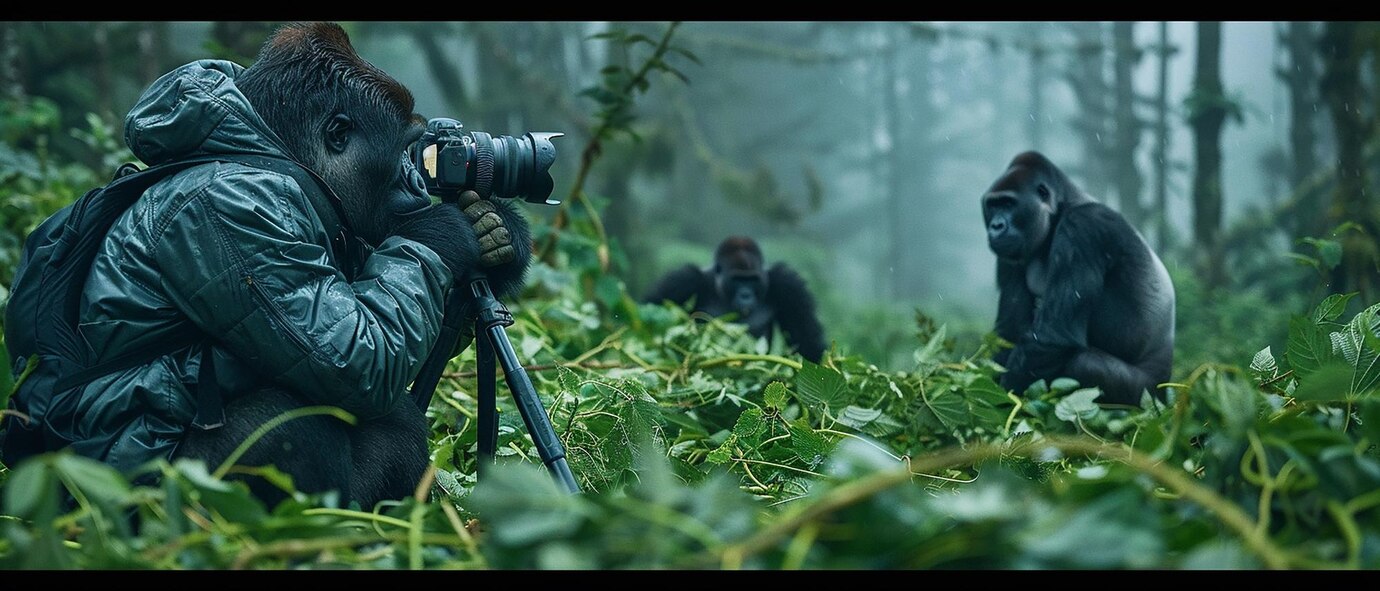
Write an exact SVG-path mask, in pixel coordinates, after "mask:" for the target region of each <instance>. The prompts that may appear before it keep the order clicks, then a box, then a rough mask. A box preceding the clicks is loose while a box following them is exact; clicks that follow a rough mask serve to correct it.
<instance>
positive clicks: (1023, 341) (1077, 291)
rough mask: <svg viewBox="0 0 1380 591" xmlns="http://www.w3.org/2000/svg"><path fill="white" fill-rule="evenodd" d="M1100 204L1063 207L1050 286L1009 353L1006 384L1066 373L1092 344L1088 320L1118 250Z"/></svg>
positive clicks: (1020, 385) (1049, 261)
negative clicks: (1089, 340)
mask: <svg viewBox="0 0 1380 591" xmlns="http://www.w3.org/2000/svg"><path fill="white" fill-rule="evenodd" d="M1096 210H1097V207H1096V206H1095V205H1088V206H1081V207H1075V208H1072V209H1069V210H1066V211H1065V212H1064V215H1063V216H1062V219H1060V220H1059V223H1058V226H1057V227H1056V228H1055V229H1054V236H1053V237H1052V241H1051V243H1050V249H1049V254H1048V255H1047V258H1046V259H1045V261H1046V263H1045V264H1046V268H1047V269H1048V286H1047V287H1046V288H1045V293H1044V297H1043V298H1041V301H1040V305H1039V307H1038V308H1037V309H1036V310H1035V317H1034V320H1033V322H1032V323H1031V327H1030V329H1029V330H1027V331H1025V332H1024V333H1023V334H1021V335H1020V339H1019V340H1018V341H1015V342H1016V348H1015V349H1012V351H1011V354H1010V356H1009V357H1008V358H1007V359H1006V363H1005V364H1004V365H1005V366H1006V374H1005V375H1004V376H1002V386H1003V387H1006V388H1010V389H1012V390H1015V391H1016V392H1018V393H1019V392H1024V391H1025V389H1026V388H1027V387H1028V386H1030V384H1031V383H1032V382H1034V381H1035V380H1037V379H1041V378H1048V377H1051V376H1057V375H1062V373H1063V372H1064V369H1065V365H1066V364H1067V363H1068V362H1069V360H1071V359H1073V357H1074V356H1076V355H1078V354H1079V353H1082V352H1084V351H1086V350H1087V348H1088V321H1089V319H1090V317H1091V315H1092V310H1093V304H1094V303H1095V302H1096V301H1097V300H1098V298H1100V297H1101V296H1102V286H1103V282H1104V280H1105V278H1106V275H1107V269H1108V265H1109V263H1110V262H1111V261H1112V260H1113V259H1114V258H1115V257H1117V256H1119V254H1118V253H1117V252H1115V251H1114V249H1115V246H1116V244H1117V243H1116V241H1115V240H1109V239H1108V238H1109V237H1108V236H1107V235H1106V230H1107V227H1108V224H1107V223H1106V220H1103V219H1101V217H1100V216H1099V215H1098V212H1097V211H1096Z"/></svg>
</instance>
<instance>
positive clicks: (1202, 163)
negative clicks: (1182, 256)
mask: <svg viewBox="0 0 1380 591" xmlns="http://www.w3.org/2000/svg"><path fill="white" fill-rule="evenodd" d="M1197 38H1198V56H1197V65H1196V67H1195V69H1194V75H1193V92H1192V93H1191V94H1190V95H1189V97H1188V99H1187V103H1188V105H1187V106H1188V117H1189V125H1190V126H1192V128H1193V156H1194V166H1193V239H1194V242H1196V244H1197V246H1198V249H1197V256H1198V260H1197V267H1198V271H1199V273H1200V274H1201V276H1202V277H1203V279H1204V281H1205V282H1206V283H1207V286H1208V287H1209V289H1212V288H1217V287H1221V286H1222V285H1223V284H1224V283H1225V281H1226V277H1225V273H1224V269H1223V265H1222V259H1223V252H1222V243H1221V234H1222V126H1223V125H1224V124H1225V123H1226V120H1227V115H1228V113H1229V112H1230V103H1229V102H1228V100H1227V98H1226V96H1225V93H1224V92H1223V90H1222V23H1221V22H1217V21H1213V22H1200V23H1198V34H1197Z"/></svg>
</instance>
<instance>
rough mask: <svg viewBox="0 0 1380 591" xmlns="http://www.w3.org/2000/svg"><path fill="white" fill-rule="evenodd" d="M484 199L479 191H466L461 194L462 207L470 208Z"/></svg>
mask: <svg viewBox="0 0 1380 591" xmlns="http://www.w3.org/2000/svg"><path fill="white" fill-rule="evenodd" d="M483 201H484V198H483V197H480V196H479V193H475V192H474V191H465V192H463V193H461V194H460V207H462V208H468V207H469V206H471V205H474V204H475V203H480V202H483Z"/></svg>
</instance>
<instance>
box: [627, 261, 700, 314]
mask: <svg viewBox="0 0 1380 591" xmlns="http://www.w3.org/2000/svg"><path fill="white" fill-rule="evenodd" d="M713 292H714V286H713V282H712V281H711V280H710V279H709V276H708V275H705V273H704V271H701V270H700V268H699V267H696V266H694V265H686V266H684V267H681V268H679V269H676V270H674V271H671V272H670V273H667V274H666V275H664V276H662V278H661V279H658V280H657V282H656V283H654V284H652V287H651V288H650V289H648V290H647V295H645V296H643V297H642V301H643V302H645V303H648V304H660V303H661V302H663V301H666V300H671V301H672V302H675V303H676V304H677V305H683V304H685V302H688V301H690V298H692V297H695V296H699V297H698V298H697V301H696V302H695V305H696V306H699V307H703V306H704V305H706V304H708V303H709V302H708V301H707V300H706V298H708V297H712V295H713Z"/></svg>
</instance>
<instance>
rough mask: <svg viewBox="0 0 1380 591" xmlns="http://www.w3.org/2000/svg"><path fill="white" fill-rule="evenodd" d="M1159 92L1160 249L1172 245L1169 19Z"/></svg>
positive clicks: (1163, 39) (1163, 42) (1162, 48)
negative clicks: (1170, 224)
mask: <svg viewBox="0 0 1380 591" xmlns="http://www.w3.org/2000/svg"><path fill="white" fill-rule="evenodd" d="M1159 54H1160V68H1159V93H1158V94H1157V95H1156V96H1155V230H1156V232H1157V233H1158V234H1159V237H1158V239H1157V240H1156V245H1157V246H1158V247H1159V249H1160V252H1161V253H1163V252H1167V251H1168V250H1169V248H1170V246H1171V245H1170V240H1171V239H1170V232H1169V56H1171V55H1173V54H1174V51H1173V50H1172V49H1171V48H1170V47H1169V23H1167V22H1164V21H1161V22H1160V46H1159Z"/></svg>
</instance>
